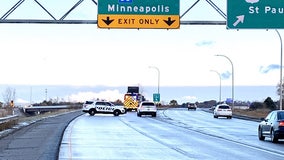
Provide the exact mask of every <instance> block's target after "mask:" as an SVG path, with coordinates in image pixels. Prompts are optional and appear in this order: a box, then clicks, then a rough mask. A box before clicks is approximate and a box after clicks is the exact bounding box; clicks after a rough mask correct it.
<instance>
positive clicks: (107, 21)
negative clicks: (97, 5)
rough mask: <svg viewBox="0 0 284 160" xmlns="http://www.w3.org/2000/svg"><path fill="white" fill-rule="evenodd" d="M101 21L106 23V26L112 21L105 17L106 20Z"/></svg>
mask: <svg viewBox="0 0 284 160" xmlns="http://www.w3.org/2000/svg"><path fill="white" fill-rule="evenodd" d="M103 21H104V22H105V23H106V25H110V24H111V22H112V21H114V19H112V20H110V19H109V17H107V19H103Z"/></svg>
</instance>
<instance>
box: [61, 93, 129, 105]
mask: <svg viewBox="0 0 284 160" xmlns="http://www.w3.org/2000/svg"><path fill="white" fill-rule="evenodd" d="M123 95H124V94H122V93H119V91H118V90H105V91H101V92H98V93H96V92H79V93H76V94H72V95H70V96H67V97H65V99H68V100H69V101H71V102H84V101H87V100H96V99H102V100H108V101H116V100H118V99H120V100H123Z"/></svg>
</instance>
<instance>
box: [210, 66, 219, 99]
mask: <svg viewBox="0 0 284 160" xmlns="http://www.w3.org/2000/svg"><path fill="white" fill-rule="evenodd" d="M210 71H211V72H215V73H217V74H218V76H219V79H220V85H219V102H221V96H222V87H221V86H222V81H221V79H222V78H221V74H220V73H219V72H217V71H215V70H210Z"/></svg>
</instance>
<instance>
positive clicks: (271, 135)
mask: <svg viewBox="0 0 284 160" xmlns="http://www.w3.org/2000/svg"><path fill="white" fill-rule="evenodd" d="M270 138H271V142H272V143H276V142H278V138H277V136H276V135H275V132H274V129H273V128H272V129H271V132H270Z"/></svg>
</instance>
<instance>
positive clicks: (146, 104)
mask: <svg viewBox="0 0 284 160" xmlns="http://www.w3.org/2000/svg"><path fill="white" fill-rule="evenodd" d="M142 105H143V106H155V104H154V103H150V102H146V103H143V104H142Z"/></svg>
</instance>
